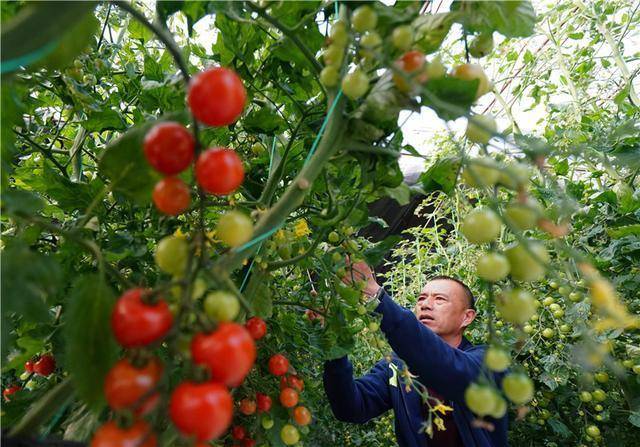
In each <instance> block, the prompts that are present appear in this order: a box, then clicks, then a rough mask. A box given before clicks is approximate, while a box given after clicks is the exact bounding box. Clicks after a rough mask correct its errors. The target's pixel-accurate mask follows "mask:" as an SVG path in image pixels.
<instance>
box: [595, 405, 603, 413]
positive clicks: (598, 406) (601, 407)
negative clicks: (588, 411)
mask: <svg viewBox="0 0 640 447" xmlns="http://www.w3.org/2000/svg"><path fill="white" fill-rule="evenodd" d="M593 409H594V410H596V411H602V410H604V407H603V406H602V405H600V404H595V405H594V406H593Z"/></svg>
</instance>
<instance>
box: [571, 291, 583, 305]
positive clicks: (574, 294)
mask: <svg viewBox="0 0 640 447" xmlns="http://www.w3.org/2000/svg"><path fill="white" fill-rule="evenodd" d="M569 299H570V300H571V301H573V302H574V303H577V302H578V301H580V300H582V293H580V292H571V293H570V294H569Z"/></svg>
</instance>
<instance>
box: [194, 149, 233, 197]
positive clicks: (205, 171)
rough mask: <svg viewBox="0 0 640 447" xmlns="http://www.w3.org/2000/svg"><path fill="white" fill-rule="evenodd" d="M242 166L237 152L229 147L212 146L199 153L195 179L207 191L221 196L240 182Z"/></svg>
mask: <svg viewBox="0 0 640 447" xmlns="http://www.w3.org/2000/svg"><path fill="white" fill-rule="evenodd" d="M243 179H244V168H243V167H242V160H240V157H238V154H236V153H235V151H233V150H231V149H227V148H224V147H214V148H211V149H207V150H206V151H204V152H203V153H201V154H200V156H199V157H198V160H197V161H196V180H197V181H198V185H200V187H201V188H202V189H203V190H205V191H206V192H208V193H209V194H215V195H218V196H223V195H226V194H230V193H232V192H233V191H235V190H236V189H238V187H239V186H240V185H241V184H242V180H243Z"/></svg>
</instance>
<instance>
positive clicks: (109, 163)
mask: <svg viewBox="0 0 640 447" xmlns="http://www.w3.org/2000/svg"><path fill="white" fill-rule="evenodd" d="M185 116H186V114H184V113H181V114H173V115H171V116H167V117H166V119H167V120H171V119H173V120H177V121H181V120H184V118H185ZM155 124H156V122H147V123H145V124H143V125H141V126H136V127H134V128H132V129H129V130H128V131H127V132H126V133H125V134H124V135H122V136H121V137H120V138H118V139H117V140H115V141H114V142H113V143H111V144H109V146H107V148H106V149H105V151H104V152H103V153H102V156H101V157H100V161H99V163H98V169H99V172H100V173H101V174H102V175H104V176H105V177H107V178H108V179H109V180H110V181H111V182H112V184H113V191H115V192H119V193H121V194H123V195H124V196H125V197H127V198H128V199H130V200H133V201H134V202H136V203H137V204H139V205H144V204H147V203H149V202H150V201H151V191H152V190H153V187H154V186H155V184H156V182H157V181H158V180H159V179H160V175H159V174H157V173H156V172H155V171H154V170H153V169H152V168H151V166H150V165H149V163H147V160H146V158H145V157H144V153H143V151H142V143H143V140H144V136H145V135H146V133H147V131H148V130H149V129H150V128H151V127H152V126H153V125H155Z"/></svg>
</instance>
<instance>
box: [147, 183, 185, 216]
mask: <svg viewBox="0 0 640 447" xmlns="http://www.w3.org/2000/svg"><path fill="white" fill-rule="evenodd" d="M190 202H191V193H190V192H189V187H188V186H187V185H186V184H185V183H184V182H183V181H182V180H181V179H179V178H178V177H165V178H163V179H162V180H160V181H159V182H158V183H156V186H155V188H153V203H155V205H156V208H158V210H159V211H160V212H161V213H164V214H168V215H170V216H177V215H178V214H180V213H182V212H183V211H185V210H186V209H187V208H189V203H190Z"/></svg>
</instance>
